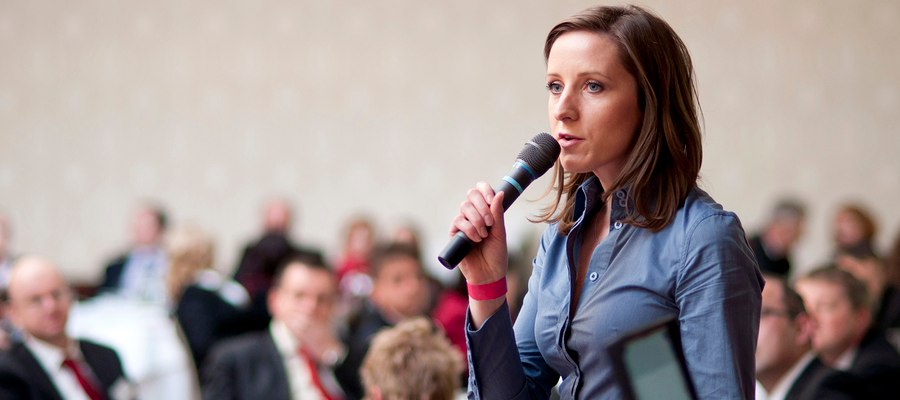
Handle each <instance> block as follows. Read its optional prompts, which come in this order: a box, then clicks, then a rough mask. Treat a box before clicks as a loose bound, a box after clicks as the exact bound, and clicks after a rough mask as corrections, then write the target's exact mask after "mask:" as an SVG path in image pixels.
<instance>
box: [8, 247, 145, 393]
mask: <svg viewBox="0 0 900 400" xmlns="http://www.w3.org/2000/svg"><path fill="white" fill-rule="evenodd" d="M73 296H74V294H73V293H72V290H71V289H70V288H69V286H68V285H67V284H66V282H65V281H64V280H63V277H62V275H61V274H60V273H59V271H58V270H57V268H56V266H55V265H54V264H53V263H51V262H50V261H48V260H45V259H43V258H39V257H34V256H26V257H22V258H20V259H19V260H18V261H16V263H15V265H14V266H13V270H12V272H11V274H10V278H9V293H8V302H7V305H6V309H7V311H8V313H9V317H10V319H11V320H12V321H13V323H14V324H15V325H16V327H17V328H18V329H20V330H21V331H22V332H23V333H24V335H25V337H24V340H23V341H22V342H21V343H15V344H13V346H12V348H10V349H9V350H8V351H6V352H4V353H2V354H0V398H2V399H34V400H39V399H48V400H49V399H61V398H64V399H73V400H75V399H89V400H100V399H110V398H122V397H123V396H124V397H125V398H130V397H131V393H132V389H133V388H132V387H131V385H130V384H129V383H128V382H127V380H126V378H125V373H124V371H123V369H122V362H121V361H120V359H119V356H118V355H117V354H116V352H115V351H114V350H113V349H110V348H109V347H106V346H103V345H101V344H98V343H94V342H91V341H87V340H79V339H74V338H71V337H69V336H68V335H67V334H66V324H67V322H68V319H69V309H70V307H71V305H72V300H73Z"/></svg>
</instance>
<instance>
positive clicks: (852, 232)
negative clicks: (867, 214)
mask: <svg viewBox="0 0 900 400" xmlns="http://www.w3.org/2000/svg"><path fill="white" fill-rule="evenodd" d="M865 239H866V228H865V226H864V224H863V221H861V220H860V219H859V217H858V216H857V215H856V214H854V213H853V212H850V211H846V210H844V211H841V212H839V213H838V214H837V215H836V216H835V217H834V240H835V242H837V244H838V245H839V246H842V247H850V246H853V245H854V244H857V243H860V242H861V241H863V240H865Z"/></svg>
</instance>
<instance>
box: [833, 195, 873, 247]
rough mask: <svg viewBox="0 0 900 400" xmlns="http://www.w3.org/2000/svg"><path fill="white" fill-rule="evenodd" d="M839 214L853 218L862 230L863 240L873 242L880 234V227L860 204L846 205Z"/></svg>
mask: <svg viewBox="0 0 900 400" xmlns="http://www.w3.org/2000/svg"><path fill="white" fill-rule="evenodd" d="M837 213H838V214H849V215H850V216H852V217H853V219H854V220H855V221H856V222H857V223H858V224H859V226H860V228H861V229H862V233H863V239H865V240H866V241H869V242H871V241H872V240H873V239H874V238H875V234H876V233H878V225H877V224H876V223H875V218H873V217H872V214H871V213H870V212H869V211H867V210H866V209H865V208H864V207H863V206H862V205H860V204H852V203H851V204H845V205H844V206H842V207H841V208H840V209H839V210H838V212H837Z"/></svg>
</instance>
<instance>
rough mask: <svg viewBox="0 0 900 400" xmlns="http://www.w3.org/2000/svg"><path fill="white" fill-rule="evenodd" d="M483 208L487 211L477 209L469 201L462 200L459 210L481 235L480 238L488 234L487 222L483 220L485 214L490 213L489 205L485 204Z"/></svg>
mask: <svg viewBox="0 0 900 400" xmlns="http://www.w3.org/2000/svg"><path fill="white" fill-rule="evenodd" d="M484 209H485V210H487V212H485V211H482V210H479V209H477V208H476V207H475V205H474V204H472V203H471V202H464V203H463V204H462V206H461V207H460V210H459V212H460V213H462V215H463V216H464V217H466V220H468V221H469V223H471V224H472V225H474V226H475V229H477V230H478V234H479V235H481V237H482V238H486V237H487V235H488V226H487V222H486V221H485V220H484V216H485V214H490V207H489V206H485V207H484Z"/></svg>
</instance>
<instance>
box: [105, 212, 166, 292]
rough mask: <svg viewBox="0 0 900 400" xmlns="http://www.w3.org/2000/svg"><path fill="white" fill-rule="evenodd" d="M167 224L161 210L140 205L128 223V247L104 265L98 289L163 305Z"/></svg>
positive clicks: (164, 214)
mask: <svg viewBox="0 0 900 400" xmlns="http://www.w3.org/2000/svg"><path fill="white" fill-rule="evenodd" d="M168 223H169V221H168V216H167V215H166V213H165V211H164V210H163V209H162V207H160V206H158V205H155V204H151V203H144V204H141V205H140V206H139V207H138V208H137V210H136V211H135V213H134V215H133V217H132V220H131V235H132V236H131V244H130V248H129V249H128V250H127V251H126V252H124V253H123V254H121V255H119V256H116V257H115V258H114V259H113V260H112V261H110V262H109V263H108V264H107V266H106V270H105V272H104V275H103V282H102V283H101V284H100V288H99V290H100V291H101V292H113V293H115V294H117V295H119V296H123V297H126V298H129V299H137V300H141V301H145V302H149V303H153V304H158V305H164V304H165V303H166V301H167V300H168V299H167V297H166V287H165V283H164V280H165V276H166V268H167V267H168V263H169V261H168V259H167V258H166V252H165V250H164V249H163V236H164V235H165V232H166V228H167V227H168Z"/></svg>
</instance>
